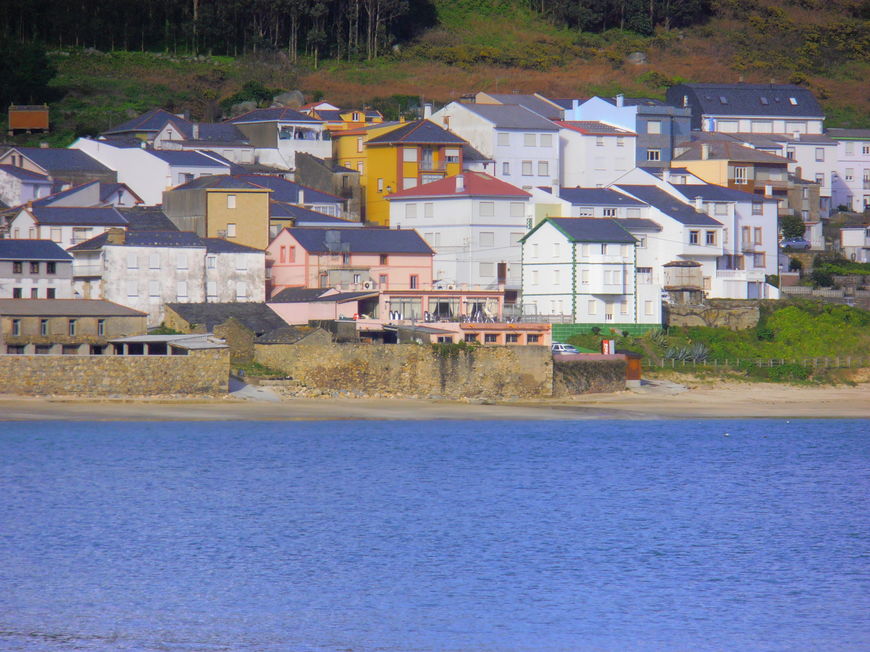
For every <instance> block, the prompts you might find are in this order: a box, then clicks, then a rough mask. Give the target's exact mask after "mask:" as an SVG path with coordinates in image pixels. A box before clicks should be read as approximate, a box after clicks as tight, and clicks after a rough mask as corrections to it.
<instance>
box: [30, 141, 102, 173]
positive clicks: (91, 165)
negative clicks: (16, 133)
mask: <svg viewBox="0 0 870 652" xmlns="http://www.w3.org/2000/svg"><path fill="white" fill-rule="evenodd" d="M15 149H17V150H18V151H19V152H20V153H21V154H23V155H24V156H26V157H27V158H29V159H30V160H31V161H33V162H34V163H36V164H37V165H38V166H39V167H41V168H42V169H43V170H47V171H48V173H49V174H51V173H52V172H99V173H107V172H112V170H110V169H109V168H107V167H106V166H105V165H103V164H102V163H100V162H99V161H97V160H96V159H94V158H91V157H90V156H88V155H87V154H85V153H84V152H83V151H81V150H79V149H59V148H52V147H16V148H15Z"/></svg>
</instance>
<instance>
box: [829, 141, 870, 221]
mask: <svg viewBox="0 0 870 652" xmlns="http://www.w3.org/2000/svg"><path fill="white" fill-rule="evenodd" d="M828 136H829V137H830V138H831V139H832V140H833V141H834V142H836V143H837V153H836V170H835V175H834V179H833V180H832V188H831V195H832V197H831V199H832V202H831V203H832V204H833V207H834V208H837V207H838V206H846V207H847V208H848V210H851V211H856V212H860V211H864V210H867V209H868V208H870V129H828Z"/></svg>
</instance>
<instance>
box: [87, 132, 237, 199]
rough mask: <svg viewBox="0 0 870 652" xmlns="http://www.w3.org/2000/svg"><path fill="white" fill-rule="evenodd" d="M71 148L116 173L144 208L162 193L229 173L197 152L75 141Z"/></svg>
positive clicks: (223, 164) (215, 158) (222, 162)
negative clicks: (202, 178) (190, 182)
mask: <svg viewBox="0 0 870 652" xmlns="http://www.w3.org/2000/svg"><path fill="white" fill-rule="evenodd" d="M71 147H73V148H75V149H79V150H82V151H83V152H86V153H87V154H89V155H90V156H91V157H92V158H94V159H96V160H97V161H99V162H100V163H102V164H103V165H105V166H106V167H108V168H111V169H112V170H115V171H116V172H117V173H118V181H119V182H120V183H123V184H125V185H126V186H127V187H128V188H130V189H131V190H132V191H133V192H134V193H136V195H138V196H139V197H140V198H141V199H142V201H143V202H144V203H145V204H146V205H148V206H154V205H156V204H159V203H160V202H161V201H163V191H164V190H168V189H170V188H172V187H174V186H178V185H181V184H182V183H186V182H188V181H192V180H193V179H195V178H197V177H201V176H206V175H215V174H230V172H231V167H232V165H231V164H230V163H229V161H226V160H224V159H223V158H221V157H218V156H214V155H213V156H209V155H208V154H205V153H203V152H199V151H171V150H154V149H145V148H143V147H121V146H118V144H117V143H115V144H112V143H111V142H109V141H104V140H91V139H89V138H79V139H78V140H77V141H76V142H74V143H73V144H72V145H71Z"/></svg>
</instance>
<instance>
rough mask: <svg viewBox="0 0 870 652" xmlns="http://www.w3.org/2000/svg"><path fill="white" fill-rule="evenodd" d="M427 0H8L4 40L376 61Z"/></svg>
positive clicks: (2, 15)
mask: <svg viewBox="0 0 870 652" xmlns="http://www.w3.org/2000/svg"><path fill="white" fill-rule="evenodd" d="M435 19H436V15H435V9H434V7H433V5H432V3H431V0H144V1H143V0H112V1H111V2H106V1H105V0H65V1H64V2H56V1H53V0H5V1H4V2H2V3H0V30H2V32H3V33H4V35H5V36H6V37H7V38H11V39H17V40H22V41H27V40H40V41H43V42H44V43H46V44H47V45H48V46H50V47H68V46H78V47H92V48H96V49H98V50H115V49H120V50H151V51H160V50H163V51H170V52H186V53H206V52H207V53H211V54H226V55H240V54H245V53H250V52H256V51H258V50H264V49H265V50H272V51H276V50H284V51H286V52H287V54H288V56H289V57H290V59H291V60H295V59H296V57H297V56H298V55H300V54H306V55H309V56H313V57H314V58H315V61H316V60H317V59H318V58H321V57H324V56H330V57H338V58H365V59H374V58H377V57H378V56H379V55H381V54H382V53H384V52H386V51H388V50H389V48H390V47H391V46H392V45H393V44H394V43H396V42H399V41H402V40H406V39H408V38H411V37H413V36H414V35H415V34H416V33H417V32H418V31H420V30H422V29H425V28H426V27H429V26H431V25H433V24H434V22H435Z"/></svg>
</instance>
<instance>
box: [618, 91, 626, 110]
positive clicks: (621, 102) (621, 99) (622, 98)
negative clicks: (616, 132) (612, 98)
mask: <svg viewBox="0 0 870 652" xmlns="http://www.w3.org/2000/svg"><path fill="white" fill-rule="evenodd" d="M624 104H625V95H623V94H622V93H620V94H619V95H617V96H616V106H617V107H618V108H622V106H623V105H624Z"/></svg>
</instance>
